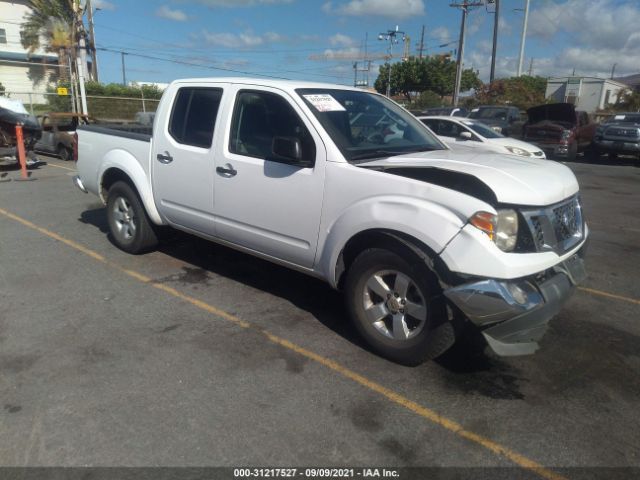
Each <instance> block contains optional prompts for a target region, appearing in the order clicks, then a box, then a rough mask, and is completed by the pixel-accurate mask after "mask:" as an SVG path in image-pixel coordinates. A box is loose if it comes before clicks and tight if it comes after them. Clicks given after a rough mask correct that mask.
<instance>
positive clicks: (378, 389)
mask: <svg viewBox="0 0 640 480" xmlns="http://www.w3.org/2000/svg"><path fill="white" fill-rule="evenodd" d="M0 214H2V215H4V216H5V217H7V218H9V219H11V220H14V221H16V222H19V223H21V224H22V225H24V226H26V227H28V228H31V229H33V230H36V231H37V232H40V233H42V234H43V235H46V236H48V237H49V238H52V239H54V240H57V241H59V242H62V243H64V244H65V245H67V246H69V247H71V248H73V249H75V250H77V251H80V252H82V253H84V254H86V255H88V256H90V257H91V258H93V259H94V260H97V261H99V262H101V263H104V264H106V265H108V266H110V267H112V268H114V269H116V270H118V271H120V272H122V273H124V274H126V275H128V276H129V277H131V278H134V279H135V280H138V281H140V282H142V283H145V284H147V285H150V286H152V287H154V288H157V289H159V290H162V291H164V292H166V293H168V294H169V295H172V296H173V297H175V298H179V299H181V300H184V301H185V302H188V303H190V304H191V305H193V306H195V307H197V308H199V309H201V310H204V311H206V312H209V313H211V314H212V315H215V316H216V317H219V318H223V319H225V320H228V321H230V322H233V323H234V324H236V325H238V326H240V327H242V328H254V329H256V330H258V331H260V332H261V333H262V334H263V335H264V336H265V337H266V338H267V339H268V340H270V341H271V342H273V343H275V344H278V345H281V346H282V347H284V348H286V349H288V350H291V351H293V352H296V353H298V354H300V355H302V356H304V357H306V358H308V359H309V360H312V361H314V362H316V363H318V364H320V365H323V366H324V367H326V368H329V369H330V370H333V371H334V372H336V373H338V374H340V375H341V376H342V377H344V378H347V379H350V380H352V381H354V382H355V383H358V384H359V385H362V386H363V387H365V388H367V389H368V390H370V391H372V392H375V393H378V394H379V395H381V396H383V397H384V398H386V399H387V400H389V401H391V402H392V403H395V404H396V405H399V406H401V407H403V408H405V409H407V410H409V411H411V412H413V413H415V414H416V415H418V416H420V417H422V418H424V419H425V420H428V421H430V422H432V423H434V424H436V425H439V426H441V427H443V428H445V429H446V430H448V431H449V432H451V433H454V434H455V435H458V436H459V437H461V438H464V439H466V440H468V441H470V442H473V443H475V444H477V445H480V446H482V447H484V448H486V449H487V450H489V451H491V452H493V453H494V454H496V455H498V456H500V457H504V458H506V459H508V460H510V461H511V462H513V463H515V464H516V465H518V466H519V467H521V468H523V469H526V470H529V471H531V472H533V473H535V474H537V475H539V476H540V477H542V478H545V479H547V480H566V479H565V477H563V476H562V475H559V474H557V473H555V472H553V471H551V470H549V469H547V468H545V467H544V466H543V465H540V464H539V463H537V462H535V461H533V460H531V459H529V458H527V457H525V456H523V455H521V454H519V453H517V452H515V451H514V450H511V449H509V448H507V447H504V446H502V445H500V444H499V443H497V442H494V441H493V440H491V439H489V438H486V437H483V436H482V435H478V434H476V433H474V432H472V431H469V430H465V429H464V427H463V426H462V425H460V424H459V423H457V422H456V421H454V420H450V419H449V418H447V417H444V416H442V415H440V414H439V413H437V412H435V411H434V410H431V409H430V408H427V407H425V406H422V405H420V404H418V403H416V402H414V401H412V400H410V399H409V398H407V397H405V396H403V395H401V394H399V393H397V392H394V391H393V390H390V389H388V388H386V387H384V386H383V385H381V384H379V383H377V382H375V381H373V380H369V379H368V378H366V377H365V376H363V375H360V374H359V373H356V372H354V371H353V370H351V369H349V368H347V367H345V366H343V365H341V364H339V363H338V362H335V361H333V360H331V359H329V358H326V357H323V356H322V355H319V354H317V353H314V352H312V351H310V350H307V349H305V348H303V347H301V346H299V345H296V344H294V343H292V342H290V341H289V340H286V339H284V338H281V337H278V336H277V335H273V334H272V333H269V332H268V331H266V330H263V329H261V328H259V327H256V326H254V325H252V324H250V323H249V322H247V321H245V320H242V319H240V318H238V317H236V316H235V315H232V314H230V313H227V312H225V311H224V310H220V309H218V308H216V307H214V306H213V305H209V304H208V303H206V302H203V301H202V300H198V299H197V298H194V297H191V296H189V295H185V294H184V293H181V292H179V291H178V290H176V289H174V288H172V287H168V286H166V285H163V284H160V283H155V282H153V280H152V279H151V278H149V277H147V276H146V275H143V274H141V273H138V272H136V271H134V270H129V269H126V268H124V267H121V266H120V265H118V264H116V263H113V262H110V261H108V260H106V258H105V257H104V256H102V255H100V254H99V253H97V252H94V251H93V250H91V249H88V248H86V247H84V246H82V245H80V244H79V243H77V242H74V241H73V240H69V239H66V238H64V237H62V236H61V235H59V234H57V233H55V232H52V231H50V230H47V229H46V228H42V227H39V226H38V225H36V224H34V223H33V222H30V221H29V220H26V219H24V218H22V217H19V216H18V215H15V214H13V213H10V212H8V211H7V210H4V209H2V208H0Z"/></svg>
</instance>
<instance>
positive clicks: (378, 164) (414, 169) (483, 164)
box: [357, 150, 579, 206]
mask: <svg viewBox="0 0 640 480" xmlns="http://www.w3.org/2000/svg"><path fill="white" fill-rule="evenodd" d="M357 165H358V166H359V167H364V168H373V169H377V170H383V171H388V172H389V173H398V174H399V175H404V176H407V177H410V178H414V179H420V175H419V170H420V169H425V170H426V169H431V170H437V171H438V172H439V175H438V178H440V179H442V176H443V175H446V173H447V172H450V173H451V174H452V176H456V175H457V177H458V179H460V177H461V176H471V177H474V178H475V179H477V180H479V181H480V182H481V183H482V184H484V186H486V187H487V188H488V189H490V190H491V191H492V192H493V194H494V195H495V199H496V200H497V202H499V203H504V204H512V205H526V206H546V205H551V204H554V203H557V202H560V201H562V200H564V199H566V198H567V197H570V196H572V195H574V194H576V193H577V192H578V190H579V187H578V181H577V180H576V177H575V176H574V174H573V172H572V171H571V170H570V169H569V168H567V167H566V166H564V165H563V164H561V163H558V162H554V161H549V160H539V159H532V158H525V157H518V156H515V155H502V154H498V153H493V152H486V151H482V152H477V153H476V152H470V151H469V150H465V151H462V150H458V151H454V150H436V151H432V152H419V153H410V154H406V155H398V156H394V157H389V158H386V159H377V160H372V161H368V162H363V163H359V164H357ZM396 169H397V172H394V170H396ZM407 172H409V173H407ZM460 174H462V175H460ZM458 179H456V180H453V181H452V182H448V183H442V182H441V181H438V182H434V183H438V184H441V185H445V186H450V185H451V184H456V186H455V187H451V188H455V189H457V190H460V191H462V192H463V193H467V192H465V190H464V183H463V184H462V188H460V187H461V184H460V182H459V181H458ZM424 181H426V182H429V181H430V179H429V176H428V175H425V177H424ZM476 187H477V185H476ZM471 190H474V191H475V190H476V188H472V189H471ZM470 194H471V195H473V193H470ZM482 199H486V195H484V198H482Z"/></svg>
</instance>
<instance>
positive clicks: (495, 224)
mask: <svg viewBox="0 0 640 480" xmlns="http://www.w3.org/2000/svg"><path fill="white" fill-rule="evenodd" d="M469 223H470V224H471V225H473V226H474V227H476V228H477V229H479V230H482V231H483V232H484V233H485V234H487V236H488V237H489V239H491V241H493V242H494V243H495V244H496V246H497V247H498V248H499V249H500V250H502V251H503V252H511V251H513V249H514V248H516V243H517V241H518V214H517V212H516V211H515V210H499V211H498V214H497V215H494V214H493V213H489V212H477V213H475V214H474V215H473V216H472V217H471V218H470V219H469Z"/></svg>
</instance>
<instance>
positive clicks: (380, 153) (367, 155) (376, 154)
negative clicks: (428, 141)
mask: <svg viewBox="0 0 640 480" xmlns="http://www.w3.org/2000/svg"><path fill="white" fill-rule="evenodd" d="M433 150H440V149H439V148H436V147H418V148H412V149H408V150H383V149H377V150H369V151H367V152H363V153H359V154H357V155H353V156H352V157H351V158H349V161H351V162H354V161H358V160H373V159H376V158H382V157H394V156H396V155H405V154H407V153H416V152H430V151H433Z"/></svg>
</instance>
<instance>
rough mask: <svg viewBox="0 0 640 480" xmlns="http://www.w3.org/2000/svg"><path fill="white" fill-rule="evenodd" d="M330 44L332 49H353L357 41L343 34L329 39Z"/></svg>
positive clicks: (337, 34)
mask: <svg viewBox="0 0 640 480" xmlns="http://www.w3.org/2000/svg"><path fill="white" fill-rule="evenodd" d="M329 43H330V44H331V46H332V47H353V46H355V45H356V41H355V40H354V39H353V38H351V37H350V36H348V35H343V34H342V33H336V34H335V35H332V36H331V37H329Z"/></svg>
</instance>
